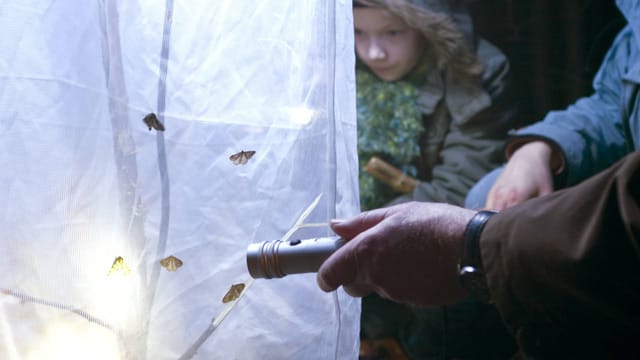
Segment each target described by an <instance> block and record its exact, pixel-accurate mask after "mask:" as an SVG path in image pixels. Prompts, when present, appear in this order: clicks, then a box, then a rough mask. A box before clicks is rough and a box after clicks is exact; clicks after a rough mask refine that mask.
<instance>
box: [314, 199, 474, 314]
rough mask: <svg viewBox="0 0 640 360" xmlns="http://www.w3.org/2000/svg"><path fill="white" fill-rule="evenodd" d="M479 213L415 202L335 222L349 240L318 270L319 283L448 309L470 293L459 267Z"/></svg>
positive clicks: (327, 288)
mask: <svg viewBox="0 0 640 360" xmlns="http://www.w3.org/2000/svg"><path fill="white" fill-rule="evenodd" d="M474 213H475V212H474V211H472V210H468V209H463V208H459V207H456V206H452V205H446V204H436V203H418V202H411V203H406V204H401V205H396V206H392V207H389V208H382V209H376V210H372V211H369V212H364V213H362V214H360V215H358V216H356V217H354V218H352V219H349V220H345V221H333V222H332V224H331V227H332V229H333V230H334V231H335V233H336V234H338V235H340V236H341V237H342V238H344V239H345V240H348V242H347V243H346V244H345V245H344V246H342V247H341V248H340V249H339V250H338V251H336V252H335V253H334V254H332V255H331V257H329V258H328V259H327V260H326V261H325V262H324V264H322V266H321V267H320V270H319V272H318V285H319V286H320V288H321V289H322V290H324V291H333V290H335V289H336V288H338V287H339V286H340V285H342V286H343V288H344V289H345V291H346V292H347V293H349V294H350V295H352V296H364V295H367V294H369V293H371V292H377V293H378V294H379V295H380V296H382V297H385V298H387V299H390V300H393V301H397V302H404V303H410V304H421V305H442V304H449V303H453V302H456V301H459V300H461V299H463V298H464V296H465V295H466V291H465V290H464V289H463V288H462V287H461V286H460V284H459V282H458V272H457V265H458V261H459V257H460V251H461V249H462V238H463V235H464V230H465V227H466V225H467V222H468V221H469V220H470V219H471V217H472V216H473V215H474Z"/></svg>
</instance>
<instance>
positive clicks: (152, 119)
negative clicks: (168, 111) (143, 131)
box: [142, 113, 164, 131]
mask: <svg viewBox="0 0 640 360" xmlns="http://www.w3.org/2000/svg"><path fill="white" fill-rule="evenodd" d="M142 121H144V123H145V124H147V126H148V127H149V131H151V129H156V130H158V131H164V125H162V123H161V122H160V120H158V117H157V116H156V114H154V113H148V114H147V115H146V116H145V117H144V118H143V119H142Z"/></svg>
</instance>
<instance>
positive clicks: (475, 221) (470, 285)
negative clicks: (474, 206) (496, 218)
mask: <svg viewBox="0 0 640 360" xmlns="http://www.w3.org/2000/svg"><path fill="white" fill-rule="evenodd" d="M495 214H496V212H495V211H490V210H482V211H479V212H477V213H476V214H475V215H473V217H472V218H471V220H469V222H468V223H467V227H466V229H465V230H464V237H463V240H462V253H461V256H460V262H459V263H458V278H459V280H460V285H461V286H462V287H463V288H464V289H467V290H469V292H470V293H471V296H472V297H474V298H475V299H476V300H479V301H481V302H485V303H489V302H491V297H490V294H489V288H488V286H487V277H486V276H485V273H484V268H483V266H482V256H481V255H480V234H481V233H482V229H483V228H484V226H485V225H486V223H487V221H489V218H491V216H493V215H495Z"/></svg>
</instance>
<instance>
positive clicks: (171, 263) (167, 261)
mask: <svg viewBox="0 0 640 360" xmlns="http://www.w3.org/2000/svg"><path fill="white" fill-rule="evenodd" d="M160 265H162V267H163V268H165V269H167V271H176V270H178V268H179V267H180V266H182V260H180V259H178V258H177V257H175V256H173V255H171V256H169V257H166V258H164V259H162V260H160Z"/></svg>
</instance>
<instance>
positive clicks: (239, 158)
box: [229, 150, 256, 165]
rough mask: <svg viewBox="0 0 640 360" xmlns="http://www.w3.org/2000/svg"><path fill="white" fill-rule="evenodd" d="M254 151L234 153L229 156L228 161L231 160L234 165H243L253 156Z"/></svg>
mask: <svg viewBox="0 0 640 360" xmlns="http://www.w3.org/2000/svg"><path fill="white" fill-rule="evenodd" d="M255 153H256V152H255V151H244V150H242V151H240V152H239V153H235V154H233V155H231V156H229V160H231V162H232V163H234V165H244V164H246V163H247V162H248V161H249V159H251V157H252V156H253V155H255Z"/></svg>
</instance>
